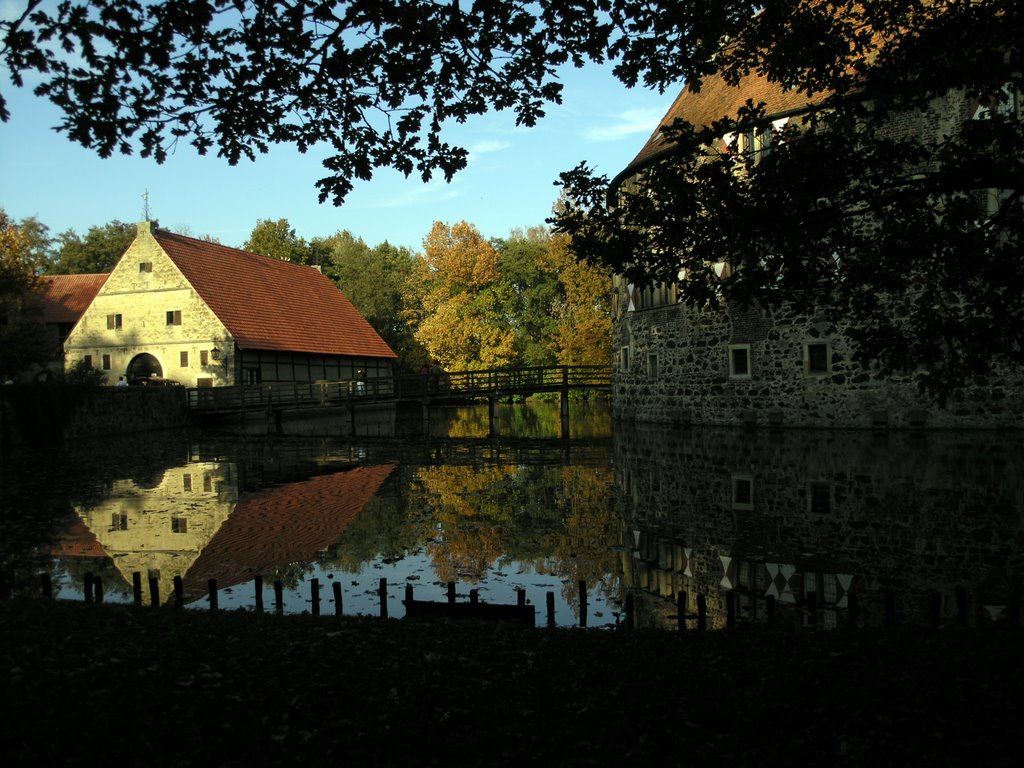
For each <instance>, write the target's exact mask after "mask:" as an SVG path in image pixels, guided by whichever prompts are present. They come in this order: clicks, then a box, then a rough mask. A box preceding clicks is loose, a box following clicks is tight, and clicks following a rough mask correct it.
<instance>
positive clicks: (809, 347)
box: [804, 341, 831, 376]
mask: <svg viewBox="0 0 1024 768" xmlns="http://www.w3.org/2000/svg"><path fill="white" fill-rule="evenodd" d="M830 367H831V366H830V365H829V353H828V342H825V341H816V342H812V343H810V344H805V345H804V373H806V374H807V375H809V376H813V375H816V374H817V375H822V374H827V373H828V372H829V370H830Z"/></svg>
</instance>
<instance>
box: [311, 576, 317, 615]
mask: <svg viewBox="0 0 1024 768" xmlns="http://www.w3.org/2000/svg"><path fill="white" fill-rule="evenodd" d="M309 599H310V612H311V613H312V614H313V615H314V616H319V615H320V579H310V580H309Z"/></svg>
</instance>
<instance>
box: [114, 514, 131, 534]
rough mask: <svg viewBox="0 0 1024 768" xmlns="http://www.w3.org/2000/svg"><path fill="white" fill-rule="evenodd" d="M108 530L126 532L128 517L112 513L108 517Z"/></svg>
mask: <svg viewBox="0 0 1024 768" xmlns="http://www.w3.org/2000/svg"><path fill="white" fill-rule="evenodd" d="M110 530H112V531H127V530H128V515H122V514H118V513H117V512H114V513H113V514H112V515H111V516H110Z"/></svg>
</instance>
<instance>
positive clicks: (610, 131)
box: [583, 107, 664, 141]
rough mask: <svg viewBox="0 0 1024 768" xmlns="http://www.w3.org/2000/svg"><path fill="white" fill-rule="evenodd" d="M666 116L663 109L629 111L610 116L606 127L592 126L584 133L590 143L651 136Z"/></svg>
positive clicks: (650, 108) (649, 108)
mask: <svg viewBox="0 0 1024 768" xmlns="http://www.w3.org/2000/svg"><path fill="white" fill-rule="evenodd" d="M663 114H664V110H663V109H661V108H655V107H648V108H646V109H627V110H626V111H625V112H623V113H622V114H619V115H614V116H609V121H608V122H607V123H605V124H604V125H592V126H591V127H590V128H588V129H586V130H585V131H584V132H583V137H584V138H585V139H587V140H588V141H617V140H619V139H624V138H626V137H627V136H633V135H634V134H638V133H640V134H651V133H653V132H654V129H655V128H657V127H658V123H659V122H660V121H661V118H662V116H663Z"/></svg>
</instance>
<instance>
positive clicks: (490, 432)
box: [487, 395, 498, 437]
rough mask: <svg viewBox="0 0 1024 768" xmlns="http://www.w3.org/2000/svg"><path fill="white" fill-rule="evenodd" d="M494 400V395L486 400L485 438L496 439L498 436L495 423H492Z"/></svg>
mask: <svg viewBox="0 0 1024 768" xmlns="http://www.w3.org/2000/svg"><path fill="white" fill-rule="evenodd" d="M495 399H496V398H495V397H494V395H491V396H489V397H488V398H487V436H488V437H497V436H498V428H497V424H495V422H494V401H495Z"/></svg>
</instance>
